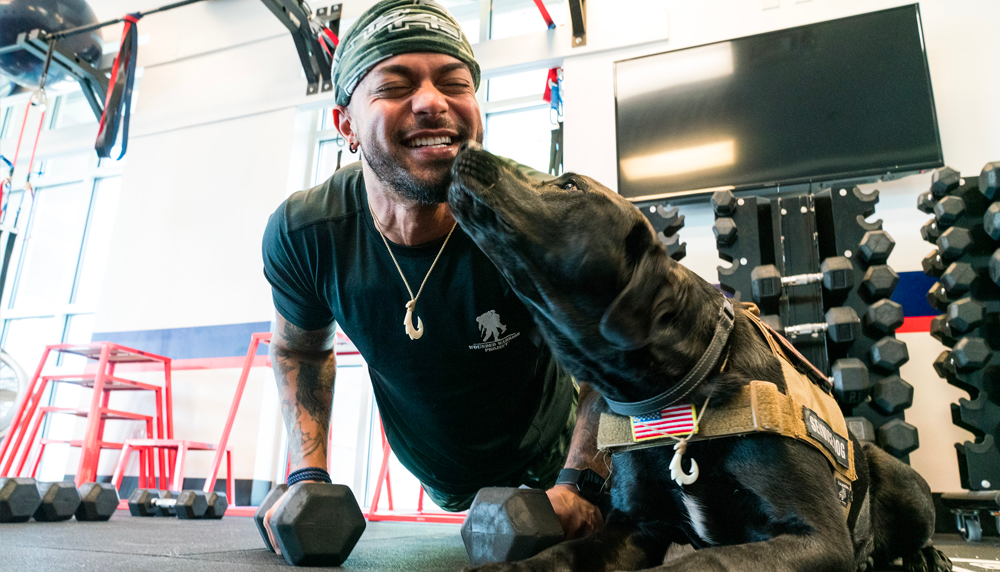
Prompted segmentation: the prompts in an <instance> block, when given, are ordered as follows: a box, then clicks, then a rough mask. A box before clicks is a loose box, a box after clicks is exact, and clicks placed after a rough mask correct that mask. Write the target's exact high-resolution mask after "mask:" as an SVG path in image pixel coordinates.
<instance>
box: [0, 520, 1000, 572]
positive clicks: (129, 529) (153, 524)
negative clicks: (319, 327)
mask: <svg viewBox="0 0 1000 572" xmlns="http://www.w3.org/2000/svg"><path fill="white" fill-rule="evenodd" d="M458 529H459V527H458V525H450V524H408V523H393V522H372V523H368V528H367V529H366V530H365V533H364V536H362V537H361V541H360V542H358V545H357V546H356V547H355V549H354V551H353V552H352V553H351V556H350V558H348V559H347V561H346V562H345V563H344V566H343V567H342V568H341V569H342V570H357V571H371V572H423V571H441V572H448V571H458V570H461V569H462V568H463V567H464V566H466V565H467V564H468V559H467V558H466V555H465V548H464V547H463V546H462V540H461V538H460V537H459V534H458ZM935 544H936V545H937V546H938V547H939V548H940V549H941V550H942V551H943V552H945V553H946V554H947V555H948V556H949V557H951V558H953V559H955V560H954V563H955V571H956V572H963V571H966V572H980V571H985V570H998V569H1000V538H996V537H987V538H986V539H984V541H983V542H980V543H975V544H970V543H966V542H964V541H963V540H962V539H961V537H959V536H958V535H957V534H955V535H938V536H935ZM285 566H287V564H285V561H284V560H283V559H282V558H281V557H280V556H277V555H275V554H272V553H271V552H268V551H267V550H266V549H265V548H264V547H263V543H262V541H261V539H260V535H259V534H258V533H257V527H256V525H255V524H254V522H253V519H251V518H246V517H226V518H224V519H223V520H221V521H190V520H189V521H183V520H177V519H175V518H133V517H130V516H129V515H128V512H126V511H119V512H118V513H117V514H116V515H115V516H114V518H112V519H111V520H110V521H108V522H76V521H75V520H71V521H67V522H61V523H39V522H34V521H32V522H27V523H24V524H3V525H0V570H3V571H7V570H10V571H15V570H16V571H27V570H32V571H34V570H41V571H49V570H71V569H72V570H100V571H102V572H112V571H125V570H175V571H180V572H194V571H202V570H204V571H208V570H211V571H219V572H229V571H233V572H235V571H237V570H241V571H246V570H268V569H273V568H279V567H285Z"/></svg>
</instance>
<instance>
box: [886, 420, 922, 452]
mask: <svg viewBox="0 0 1000 572" xmlns="http://www.w3.org/2000/svg"><path fill="white" fill-rule="evenodd" d="M875 442H876V443H878V446H879V447H882V449H883V450H884V451H885V452H886V453H889V454H890V455H892V456H894V457H902V456H904V455H907V454H909V453H912V452H913V451H915V450H916V449H917V447H919V446H920V439H919V437H918V436H917V428H916V427H914V426H913V425H910V424H909V423H907V422H906V421H903V420H902V419H892V420H890V421H888V422H886V423H883V424H882V425H880V426H879V428H878V429H876V430H875Z"/></svg>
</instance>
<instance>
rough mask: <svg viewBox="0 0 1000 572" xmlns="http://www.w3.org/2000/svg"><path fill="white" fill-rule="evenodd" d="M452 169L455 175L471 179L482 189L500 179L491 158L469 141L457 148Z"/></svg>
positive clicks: (480, 146) (477, 144) (479, 146)
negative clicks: (481, 186)
mask: <svg viewBox="0 0 1000 572" xmlns="http://www.w3.org/2000/svg"><path fill="white" fill-rule="evenodd" d="M453 169H454V171H455V173H456V174H459V175H462V176H465V177H472V178H474V179H475V180H476V181H477V182H478V183H479V184H481V185H483V186H484V187H489V186H490V185H492V184H494V183H496V182H497V179H499V178H500V171H499V169H497V166H496V163H495V161H494V159H493V156H492V155H490V154H489V152H487V151H484V150H483V146H482V145H480V144H479V143H477V142H475V141H473V140H471V139H470V140H468V141H466V142H465V143H462V146H461V147H459V148H458V156H457V157H456V158H455V165H454V167H453Z"/></svg>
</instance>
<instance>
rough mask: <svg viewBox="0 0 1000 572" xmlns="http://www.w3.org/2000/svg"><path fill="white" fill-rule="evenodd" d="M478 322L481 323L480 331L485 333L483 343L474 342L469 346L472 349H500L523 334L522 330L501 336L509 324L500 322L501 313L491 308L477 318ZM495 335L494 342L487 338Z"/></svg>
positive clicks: (489, 350)
mask: <svg viewBox="0 0 1000 572" xmlns="http://www.w3.org/2000/svg"><path fill="white" fill-rule="evenodd" d="M476 323H477V324H479V333H480V334H484V336H483V343H481V344H472V345H471V346H469V349H470V350H480V349H481V350H484V351H488V352H491V351H494V350H499V349H502V348H504V347H506V346H507V344H509V343H510V342H511V340H513V339H514V338H516V337H518V336H520V335H521V333H520V332H514V333H511V334H508V335H506V336H504V337H502V338H501V337H500V334H503V333H506V332H507V326H505V325H504V324H503V323H501V322H500V314H497V311H496V310H490V311H489V312H486V313H485V314H483V315H482V316H479V317H478V318H476ZM491 336H492V337H493V341H492V342H488V341H487V340H489V339H490V337H491Z"/></svg>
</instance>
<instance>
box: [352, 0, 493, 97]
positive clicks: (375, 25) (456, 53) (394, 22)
mask: <svg viewBox="0 0 1000 572" xmlns="http://www.w3.org/2000/svg"><path fill="white" fill-rule="evenodd" d="M414 52H435V53H439V54H447V55H449V56H452V57H454V58H456V59H458V60H461V61H462V62H464V63H465V64H466V65H468V66H469V70H470V71H471V72H472V81H473V82H474V83H475V86H476V89H479V77H480V74H479V64H478V63H476V59H475V55H474V54H473V53H472V45H471V44H469V40H468V39H467V38H466V37H465V34H464V33H462V29H461V28H460V27H459V26H458V22H456V21H455V18H453V17H452V15H451V14H449V13H448V11H447V10H445V9H444V7H443V6H441V5H440V4H438V3H437V2H434V0H382V1H381V2H379V3H378V4H375V5H374V6H372V7H371V8H369V9H368V10H367V11H365V13H364V14H362V15H361V17H360V18H358V21H357V22H355V23H354V25H353V26H351V29H350V30H349V31H348V32H347V34H346V35H345V36H344V37H343V38H341V39H340V46H338V47H337V52H336V54H335V55H334V58H333V85H334V89H336V94H337V97H336V102H337V104H338V105H347V104H348V103H349V102H350V101H351V95H353V94H354V89H355V88H356V87H357V86H358V83H360V82H361V80H362V79H364V77H365V75H367V74H368V72H369V71H370V70H371V69H372V68H373V67H375V66H376V65H377V64H378V63H379V62H381V61H382V60H386V59H389V58H391V57H393V56H398V55H400V54H409V53H414Z"/></svg>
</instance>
